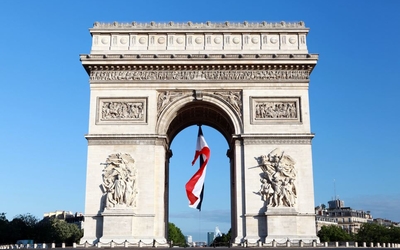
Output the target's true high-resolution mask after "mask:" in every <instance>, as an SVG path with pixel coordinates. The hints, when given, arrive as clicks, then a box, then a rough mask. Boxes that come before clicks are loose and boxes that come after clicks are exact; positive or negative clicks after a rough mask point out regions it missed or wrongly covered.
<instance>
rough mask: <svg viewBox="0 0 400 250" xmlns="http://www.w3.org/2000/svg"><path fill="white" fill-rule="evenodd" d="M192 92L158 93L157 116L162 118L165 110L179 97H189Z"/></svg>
mask: <svg viewBox="0 0 400 250" xmlns="http://www.w3.org/2000/svg"><path fill="white" fill-rule="evenodd" d="M188 94H190V92H186V93H185V92H182V91H162V92H158V97H157V114H158V116H160V113H161V112H162V111H163V110H164V109H165V107H166V106H168V104H170V103H172V102H173V101H175V100H176V99H177V98H179V97H183V96H184V95H188Z"/></svg>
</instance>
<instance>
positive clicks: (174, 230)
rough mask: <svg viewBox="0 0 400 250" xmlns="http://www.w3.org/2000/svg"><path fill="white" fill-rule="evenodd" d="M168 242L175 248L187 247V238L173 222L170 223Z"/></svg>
mask: <svg viewBox="0 0 400 250" xmlns="http://www.w3.org/2000/svg"><path fill="white" fill-rule="evenodd" d="M168 241H169V242H171V241H172V242H173V245H175V246H176V245H179V246H186V240H185V236H184V235H183V233H182V231H181V229H180V228H179V227H177V226H175V224H174V223H171V222H169V223H168Z"/></svg>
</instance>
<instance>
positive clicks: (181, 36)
mask: <svg viewBox="0 0 400 250" xmlns="http://www.w3.org/2000/svg"><path fill="white" fill-rule="evenodd" d="M90 33H91V35H92V48H91V52H90V54H85V55H81V57H80V58H81V61H82V64H83V66H84V68H85V70H86V71H87V73H88V74H89V77H90V94H91V95H90V117H89V132H88V134H87V135H86V139H87V140H88V160H87V177H86V198H85V199H86V201H85V235H84V238H83V239H82V242H86V241H87V242H89V243H96V242H109V241H111V240H113V241H114V242H129V243H131V244H139V242H159V243H160V244H162V243H163V242H165V241H166V234H167V230H166V228H167V222H168V206H167V205H166V204H167V202H168V187H167V185H166V183H167V181H166V180H167V177H168V164H169V157H170V153H169V152H170V149H169V145H170V143H171V141H172V140H173V138H174V137H175V136H176V135H177V134H178V133H179V132H180V131H181V130H182V129H184V128H186V127H188V126H190V125H196V124H204V125H208V126H211V127H213V128H215V129H217V130H218V131H219V132H221V134H222V135H223V136H224V137H225V139H226V140H227V142H228V144H229V146H230V148H229V151H228V156H229V158H230V164H231V168H230V169H231V182H232V186H231V188H232V190H231V196H232V197H231V201H232V204H231V208H232V211H231V214H232V221H231V223H232V236H233V242H232V244H233V245H239V244H241V243H243V242H245V241H247V242H257V241H258V242H269V241H271V240H273V239H275V240H280V239H288V238H289V239H291V240H304V241H307V240H317V237H316V232H315V219H314V193H313V184H312V183H313V176H312V160H311V158H312V157H311V139H312V138H313V134H312V133H311V131H310V118H309V101H308V87H309V76H310V74H311V72H312V70H313V68H314V67H315V65H316V63H317V60H318V55H315V54H310V53H308V50H307V45H306V36H307V33H308V28H306V27H305V25H304V23H303V22H298V23H285V22H281V23H267V22H262V23H248V22H244V23H235V24H232V23H228V22H227V23H221V24H220V23H209V22H208V23H191V22H189V23H186V24H175V23H172V22H171V23H168V24H166V23H135V22H133V23H95V24H94V26H93V28H91V29H90Z"/></svg>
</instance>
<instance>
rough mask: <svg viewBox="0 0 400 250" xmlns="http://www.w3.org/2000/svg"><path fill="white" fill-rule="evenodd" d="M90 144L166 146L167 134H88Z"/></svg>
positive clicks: (86, 136)
mask: <svg viewBox="0 0 400 250" xmlns="http://www.w3.org/2000/svg"><path fill="white" fill-rule="evenodd" d="M85 138H86V140H87V141H88V145H161V146H166V145H167V143H168V141H167V140H168V139H167V137H166V136H159V135H150V134H148V135H146V134H143V135H142V134H140V135H137V134H88V135H85Z"/></svg>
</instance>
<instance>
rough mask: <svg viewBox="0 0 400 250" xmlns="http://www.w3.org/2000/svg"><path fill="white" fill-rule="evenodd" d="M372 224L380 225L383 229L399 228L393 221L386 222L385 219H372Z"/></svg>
mask: <svg viewBox="0 0 400 250" xmlns="http://www.w3.org/2000/svg"><path fill="white" fill-rule="evenodd" d="M373 223H375V224H378V225H382V226H385V227H391V226H394V227H398V226H399V223H396V222H394V221H391V220H387V219H382V218H376V219H374V221H373Z"/></svg>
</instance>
